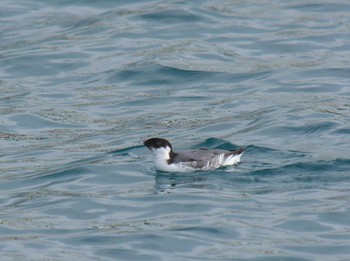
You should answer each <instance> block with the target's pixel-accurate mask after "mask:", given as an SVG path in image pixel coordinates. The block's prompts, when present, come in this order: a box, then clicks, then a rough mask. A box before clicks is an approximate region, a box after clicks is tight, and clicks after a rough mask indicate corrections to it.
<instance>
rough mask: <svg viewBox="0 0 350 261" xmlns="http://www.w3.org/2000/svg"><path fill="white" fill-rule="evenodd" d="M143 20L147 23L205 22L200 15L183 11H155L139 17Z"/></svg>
mask: <svg viewBox="0 0 350 261" xmlns="http://www.w3.org/2000/svg"><path fill="white" fill-rule="evenodd" d="M139 17H140V18H141V19H144V20H147V21H153V22H156V23H157V24H158V23H178V24H182V23H188V24H192V23H198V22H203V16H199V15H198V14H195V13H191V12H189V11H188V10H181V9H174V10H171V9H168V10H161V11H153V12H150V13H147V14H142V15H140V16H139Z"/></svg>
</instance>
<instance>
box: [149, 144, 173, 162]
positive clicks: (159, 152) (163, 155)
mask: <svg viewBox="0 0 350 261" xmlns="http://www.w3.org/2000/svg"><path fill="white" fill-rule="evenodd" d="M151 151H152V153H153V156H154V160H155V161H159V160H160V161H166V160H168V159H170V151H171V148H170V147H168V146H166V147H161V148H157V149H155V148H152V150H151Z"/></svg>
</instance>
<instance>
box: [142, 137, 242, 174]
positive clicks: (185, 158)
mask: <svg viewBox="0 0 350 261" xmlns="http://www.w3.org/2000/svg"><path fill="white" fill-rule="evenodd" d="M143 144H144V145H145V146H146V147H147V148H148V149H149V150H150V151H151V152H152V154H153V156H154V166H155V167H156V169H158V170H161V171H165V172H192V171H196V170H212V169H217V168H220V167H223V166H230V165H234V164H236V163H238V162H239V161H240V158H241V156H242V153H243V151H244V149H243V148H241V149H238V150H219V149H214V150H209V149H199V150H187V151H182V152H174V151H173V147H172V145H171V144H170V142H169V141H168V140H166V139H162V138H151V139H148V140H145V141H144V142H143Z"/></svg>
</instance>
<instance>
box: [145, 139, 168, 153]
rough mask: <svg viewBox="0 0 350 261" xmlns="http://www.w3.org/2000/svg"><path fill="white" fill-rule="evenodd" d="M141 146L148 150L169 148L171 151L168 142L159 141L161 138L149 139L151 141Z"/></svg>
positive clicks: (146, 141) (164, 140)
mask: <svg viewBox="0 0 350 261" xmlns="http://www.w3.org/2000/svg"><path fill="white" fill-rule="evenodd" d="M143 144H144V145H145V146H146V147H147V148H148V149H150V150H152V149H159V148H167V147H169V148H170V150H172V149H173V148H172V146H171V144H170V142H169V141H168V140H166V139H161V138H151V139H148V140H145V141H144V142H143Z"/></svg>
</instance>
